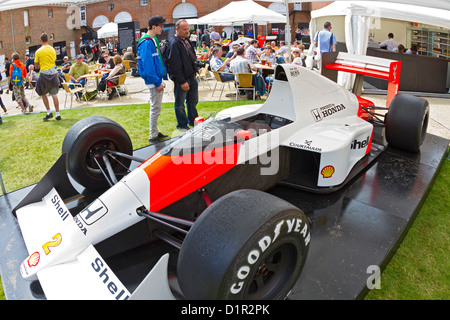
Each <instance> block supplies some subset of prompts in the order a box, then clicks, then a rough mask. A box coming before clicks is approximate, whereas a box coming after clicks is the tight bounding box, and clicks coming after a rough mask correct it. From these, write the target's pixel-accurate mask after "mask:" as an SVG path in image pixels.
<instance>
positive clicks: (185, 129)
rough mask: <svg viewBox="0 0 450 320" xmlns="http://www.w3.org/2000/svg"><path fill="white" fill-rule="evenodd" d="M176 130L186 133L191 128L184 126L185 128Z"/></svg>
mask: <svg viewBox="0 0 450 320" xmlns="http://www.w3.org/2000/svg"><path fill="white" fill-rule="evenodd" d="M177 129H178V130H180V131H188V130H190V129H191V128H189V127H188V126H186V127H182V128H177Z"/></svg>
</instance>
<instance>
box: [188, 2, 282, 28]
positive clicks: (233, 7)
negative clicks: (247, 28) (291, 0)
mask: <svg viewBox="0 0 450 320" xmlns="http://www.w3.org/2000/svg"><path fill="white" fill-rule="evenodd" d="M197 23H198V24H212V25H230V24H242V23H257V24H267V23H286V18H285V16H283V15H282V14H279V13H277V12H275V11H272V10H269V9H267V8H266V7H264V6H261V5H259V4H257V3H255V2H253V1H251V0H245V1H233V2H230V3H229V4H227V5H226V6H225V7H223V8H221V9H219V10H217V11H214V12H212V13H210V14H207V15H206V16H203V17H201V18H199V19H198V20H197Z"/></svg>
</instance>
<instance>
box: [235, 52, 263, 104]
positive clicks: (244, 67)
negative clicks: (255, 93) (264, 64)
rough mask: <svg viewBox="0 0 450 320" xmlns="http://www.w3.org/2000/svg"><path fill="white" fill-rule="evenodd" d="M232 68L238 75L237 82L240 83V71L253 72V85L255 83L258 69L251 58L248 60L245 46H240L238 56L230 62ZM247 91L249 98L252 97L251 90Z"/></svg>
mask: <svg viewBox="0 0 450 320" xmlns="http://www.w3.org/2000/svg"><path fill="white" fill-rule="evenodd" d="M230 69H231V72H233V73H234V74H235V75H236V79H235V80H236V82H237V83H239V79H238V75H237V74H238V73H253V72H254V74H253V77H252V85H255V74H257V71H258V69H257V68H256V67H255V66H254V65H253V63H251V62H250V60H248V59H247V58H246V57H245V50H244V48H242V47H241V48H238V49H237V50H236V58H235V59H233V61H231V62H230ZM258 88H259V87H258V85H257V88H256V89H257V90H258ZM246 93H247V99H251V98H250V96H251V94H252V92H251V91H248V92H246Z"/></svg>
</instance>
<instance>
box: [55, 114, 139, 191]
mask: <svg viewBox="0 0 450 320" xmlns="http://www.w3.org/2000/svg"><path fill="white" fill-rule="evenodd" d="M106 150H113V151H119V152H122V153H125V154H128V155H131V154H132V153H133V146H132V143H131V140H130V137H129V136H128V134H127V132H126V131H125V129H123V128H122V127H121V126H120V125H119V124H117V123H116V122H114V121H112V120H110V119H108V118H105V117H100V116H92V117H88V118H84V119H82V120H80V121H78V122H77V123H75V124H74V125H73V126H72V127H71V128H70V129H69V131H68V132H67V134H66V137H65V138H64V142H63V146H62V152H63V153H66V154H67V157H66V168H67V171H68V172H69V174H70V175H71V176H72V178H73V179H74V180H75V181H77V182H78V183H79V184H81V185H82V186H84V187H85V188H87V189H91V190H105V189H107V188H109V187H110V185H109V184H108V182H107V180H106V178H105V176H104V175H103V173H102V170H103V171H104V172H107V170H106V166H105V163H104V161H103V158H102V156H103V154H105V151H106ZM94 158H95V159H96V160H97V162H98V163H99V164H100V167H99V166H98V165H97V163H96V162H95V160H94ZM120 160H121V161H120V163H119V162H118V161H116V160H110V162H111V166H112V168H113V171H114V172H115V173H116V176H117V177H118V180H120V177H121V176H123V175H124V174H126V173H127V172H128V168H129V167H130V164H131V160H129V159H125V158H121V159H120ZM100 168H101V169H102V170H100Z"/></svg>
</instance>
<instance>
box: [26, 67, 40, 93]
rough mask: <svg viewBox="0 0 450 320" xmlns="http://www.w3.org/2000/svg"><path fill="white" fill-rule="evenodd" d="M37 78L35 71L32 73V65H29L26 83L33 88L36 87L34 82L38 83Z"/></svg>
mask: <svg viewBox="0 0 450 320" xmlns="http://www.w3.org/2000/svg"><path fill="white" fill-rule="evenodd" d="M38 78H39V76H38V75H37V73H36V71H34V65H32V64H30V65H29V66H28V74H27V81H28V83H31V85H32V86H33V88H35V87H36V82H37V81H38Z"/></svg>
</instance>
